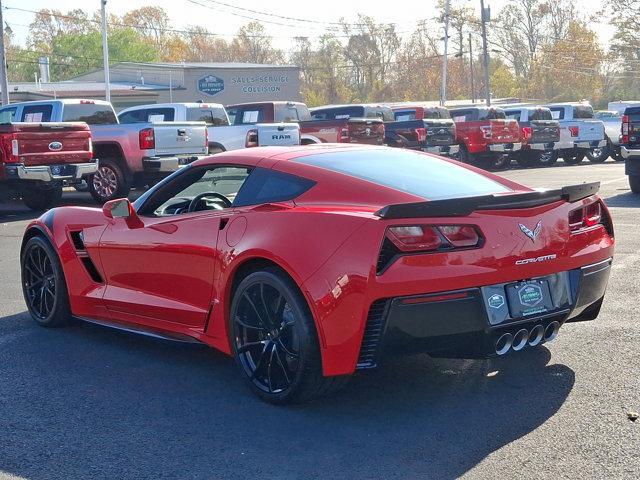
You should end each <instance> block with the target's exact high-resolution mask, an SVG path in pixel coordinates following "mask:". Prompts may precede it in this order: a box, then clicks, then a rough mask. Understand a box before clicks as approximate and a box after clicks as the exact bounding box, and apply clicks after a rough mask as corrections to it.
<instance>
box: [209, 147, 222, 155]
mask: <svg viewBox="0 0 640 480" xmlns="http://www.w3.org/2000/svg"><path fill="white" fill-rule="evenodd" d="M222 152H224V150H223V149H222V148H220V147H219V146H217V145H209V155H215V154H216V153H222Z"/></svg>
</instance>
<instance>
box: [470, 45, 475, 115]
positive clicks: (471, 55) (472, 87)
mask: <svg viewBox="0 0 640 480" xmlns="http://www.w3.org/2000/svg"><path fill="white" fill-rule="evenodd" d="M469 70H471V71H470V72H469V81H470V82H471V103H476V88H475V86H474V85H473V45H472V43H471V33H469Z"/></svg>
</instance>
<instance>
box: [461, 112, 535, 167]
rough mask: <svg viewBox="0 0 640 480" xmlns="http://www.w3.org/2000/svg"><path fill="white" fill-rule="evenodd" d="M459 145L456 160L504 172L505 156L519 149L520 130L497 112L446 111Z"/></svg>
mask: <svg viewBox="0 0 640 480" xmlns="http://www.w3.org/2000/svg"><path fill="white" fill-rule="evenodd" d="M450 113H451V117H452V118H453V121H454V122H455V124H456V139H457V141H458V143H459V144H460V160H461V161H463V162H467V163H471V164H474V165H477V166H479V167H481V168H486V169H499V168H507V167H508V166H509V165H510V164H511V158H510V157H509V155H510V154H511V155H512V154H514V153H516V152H518V151H519V150H520V149H521V147H522V142H521V141H520V126H519V125H518V122H517V121H516V120H510V119H508V118H507V116H506V115H505V113H504V110H502V109H500V108H493V107H485V106H480V105H478V106H474V107H465V108H454V109H450Z"/></svg>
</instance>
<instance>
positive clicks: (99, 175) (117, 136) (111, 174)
mask: <svg viewBox="0 0 640 480" xmlns="http://www.w3.org/2000/svg"><path fill="white" fill-rule="evenodd" d="M0 115H5V116H9V117H11V119H12V121H14V122H34V123H49V122H70V121H75V122H85V123H87V124H89V127H90V128H91V135H92V138H93V153H94V157H95V158H97V159H98V163H99V166H98V171H97V172H96V173H94V174H93V175H92V176H91V177H89V178H88V179H87V185H88V187H89V192H90V193H91V195H92V196H93V198H95V199H96V200H97V201H98V202H101V203H104V202H106V201H108V200H112V199H114V198H118V197H125V196H127V195H128V193H129V190H130V189H131V188H132V187H134V186H137V187H143V186H146V185H150V184H153V183H155V182H156V181H158V180H160V179H161V178H163V177H164V176H166V175H168V174H170V173H171V172H174V171H176V170H177V169H178V168H179V167H180V166H182V165H186V164H188V163H190V162H192V161H194V160H196V159H197V158H199V157H202V156H205V155H207V153H208V145H207V128H206V124H205V123H204V122H157V123H156V122H147V123H136V124H127V125H125V124H119V123H118V119H117V117H116V114H115V112H114V110H113V107H112V106H111V104H110V103H108V102H105V101H102V100H82V99H62V100H46V101H35V102H22V103H13V104H10V105H7V106H6V107H3V108H2V109H0Z"/></svg>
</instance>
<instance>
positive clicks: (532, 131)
mask: <svg viewBox="0 0 640 480" xmlns="http://www.w3.org/2000/svg"><path fill="white" fill-rule="evenodd" d="M504 113H505V115H506V116H507V118H509V119H512V120H516V121H517V122H518V125H520V141H521V142H522V148H521V149H520V151H519V152H517V154H516V155H515V158H516V161H517V162H518V164H519V165H521V166H523V167H532V166H535V165H540V164H541V165H550V164H552V163H554V162H555V161H556V160H557V157H556V156H555V155H554V154H553V151H554V149H555V148H556V144H557V142H559V141H560V123H559V122H558V120H553V118H552V116H551V110H549V109H548V108H545V107H540V106H520V107H504Z"/></svg>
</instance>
